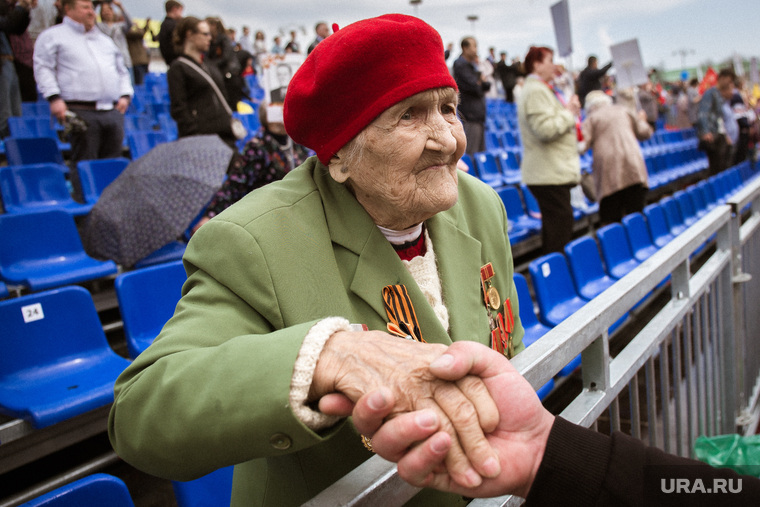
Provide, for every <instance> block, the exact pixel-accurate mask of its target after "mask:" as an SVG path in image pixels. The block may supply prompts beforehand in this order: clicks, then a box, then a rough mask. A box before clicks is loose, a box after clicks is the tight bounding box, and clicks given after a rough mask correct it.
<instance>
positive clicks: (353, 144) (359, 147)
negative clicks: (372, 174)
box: [341, 129, 367, 172]
mask: <svg viewBox="0 0 760 507" xmlns="http://www.w3.org/2000/svg"><path fill="white" fill-rule="evenodd" d="M365 131H366V129H365V130H362V131H361V132H359V133H358V134H357V135H356V137H354V138H353V139H351V140H350V141H349V142H348V143H346V145H345V146H344V147H343V148H342V150H343V156H342V157H341V160H342V167H341V172H346V171H348V168H349V166H352V165H359V164H360V163H361V160H362V157H363V156H364V149H365V148H366V146H367V136H366V134H365Z"/></svg>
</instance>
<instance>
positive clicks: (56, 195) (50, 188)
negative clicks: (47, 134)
mask: <svg viewBox="0 0 760 507" xmlns="http://www.w3.org/2000/svg"><path fill="white" fill-rule="evenodd" d="M65 174H66V167H65V166H61V165H57V164H32V165H28V166H7V167H0V194H1V195H2V198H3V207H4V208H5V211H6V212H7V213H13V214H22V213H37V212H40V211H47V210H54V209H56V210H62V211H65V212H66V213H70V214H72V215H75V216H79V215H86V214H87V213H89V212H90V210H91V209H92V205H91V204H81V203H78V202H76V201H75V200H74V199H73V198H72V197H71V193H70V192H69V187H68V186H67V183H66V176H65Z"/></svg>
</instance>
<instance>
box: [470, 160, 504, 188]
mask: <svg viewBox="0 0 760 507" xmlns="http://www.w3.org/2000/svg"><path fill="white" fill-rule="evenodd" d="M474 160H475V166H476V167H477V169H478V175H479V176H480V179H481V180H483V181H485V182H486V183H488V184H489V185H491V186H495V187H498V186H500V185H501V184H502V183H503V180H502V176H501V171H500V170H499V166H498V165H497V164H496V159H495V158H494V156H493V154H492V153H488V152H481V153H476V154H475V156H474Z"/></svg>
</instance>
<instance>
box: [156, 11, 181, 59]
mask: <svg viewBox="0 0 760 507" xmlns="http://www.w3.org/2000/svg"><path fill="white" fill-rule="evenodd" d="M176 26H177V20H176V19H172V18H164V21H163V22H162V23H161V29H160V30H159V31H158V37H157V39H158V50H159V51H161V56H162V57H163V58H164V61H165V62H166V65H167V66H168V65H171V64H172V62H173V61H174V59H175V58H177V57H178V56H179V54H177V52H176V51H175V50H174V43H173V42H172V36H173V35H174V28H175V27H176Z"/></svg>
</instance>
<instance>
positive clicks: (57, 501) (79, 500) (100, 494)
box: [23, 474, 135, 507]
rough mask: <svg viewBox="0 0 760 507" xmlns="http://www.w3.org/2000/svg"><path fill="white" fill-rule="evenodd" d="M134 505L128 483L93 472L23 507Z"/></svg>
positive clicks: (122, 506) (123, 506)
mask: <svg viewBox="0 0 760 507" xmlns="http://www.w3.org/2000/svg"><path fill="white" fill-rule="evenodd" d="M87 505H90V506H94V505H103V506H105V505H107V506H109V507H134V505H135V504H134V502H133V501H132V497H131V496H130V494H129V489H127V485H126V484H124V482H123V481H122V480H121V479H119V478H118V477H114V476H112V475H108V474H93V475H89V476H87V477H85V478H83V479H79V480H78V481H74V482H72V483H70V484H66V485H65V486H61V487H60V488H58V489H55V490H53V491H51V492H50V493H46V494H44V495H42V496H39V497H37V498H35V499H34V500H31V501H29V502H27V503H25V504H23V507H83V506H87Z"/></svg>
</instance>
